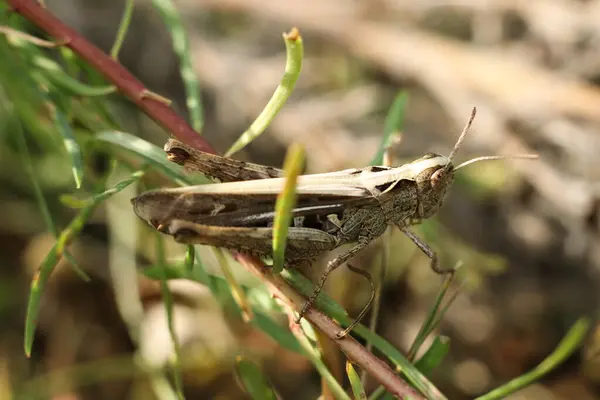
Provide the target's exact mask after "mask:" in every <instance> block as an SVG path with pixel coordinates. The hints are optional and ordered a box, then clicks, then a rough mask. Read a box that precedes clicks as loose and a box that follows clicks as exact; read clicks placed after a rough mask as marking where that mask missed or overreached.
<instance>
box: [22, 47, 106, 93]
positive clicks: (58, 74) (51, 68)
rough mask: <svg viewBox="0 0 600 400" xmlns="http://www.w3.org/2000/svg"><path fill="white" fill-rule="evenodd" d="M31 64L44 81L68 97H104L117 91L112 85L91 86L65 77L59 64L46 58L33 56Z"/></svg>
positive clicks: (67, 76) (65, 74)
mask: <svg viewBox="0 0 600 400" xmlns="http://www.w3.org/2000/svg"><path fill="white" fill-rule="evenodd" d="M33 64H34V65H35V66H36V67H37V68H38V71H39V72H40V73H41V74H42V75H43V76H44V78H45V79H47V80H48V81H49V82H50V83H52V84H53V85H54V86H56V87H57V88H59V89H61V90H62V91H64V92H65V93H66V94H69V95H73V96H82V97H93V96H106V95H108V94H111V93H115V92H116V91H117V88H116V87H115V86H112V85H107V86H91V85H86V84H85V83H81V82H80V81H78V80H77V79H75V78H73V77H71V76H69V75H67V73H66V72H65V71H64V70H63V69H62V67H61V66H60V64H58V63H57V62H55V61H53V60H51V59H49V58H46V57H42V56H35V57H34V58H33Z"/></svg>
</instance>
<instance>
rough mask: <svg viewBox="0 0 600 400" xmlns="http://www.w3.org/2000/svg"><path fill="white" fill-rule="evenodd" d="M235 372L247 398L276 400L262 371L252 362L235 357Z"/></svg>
mask: <svg viewBox="0 0 600 400" xmlns="http://www.w3.org/2000/svg"><path fill="white" fill-rule="evenodd" d="M235 367H236V368H235V370H236V374H237V376H238V378H239V379H240V383H241V385H242V387H243V388H244V390H245V391H246V393H247V394H248V396H250V398H251V399H254V400H276V399H277V396H276V395H275V392H274V390H273V389H272V388H271V385H270V384H269V381H268V380H267V378H265V376H264V375H263V373H262V371H261V370H260V368H259V367H258V365H256V364H255V363H253V362H252V361H250V360H248V359H246V358H243V357H241V356H237V357H236V358H235Z"/></svg>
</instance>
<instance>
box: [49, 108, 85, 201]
mask: <svg viewBox="0 0 600 400" xmlns="http://www.w3.org/2000/svg"><path fill="white" fill-rule="evenodd" d="M54 121H55V122H56V123H55V126H56V129H57V130H58V131H59V132H60V134H61V136H62V139H63V143H64V144H65V149H66V150H67V154H68V155H69V158H70V159H71V171H72V172H73V178H74V179H75V187H76V188H77V189H79V188H81V182H82V181H83V159H82V157H81V149H80V148H79V144H78V143H77V142H76V141H75V136H74V135H73V131H72V129H71V126H70V125H69V121H68V120H67V117H66V116H65V115H64V114H63V113H62V112H61V111H59V110H58V109H56V110H55V111H54Z"/></svg>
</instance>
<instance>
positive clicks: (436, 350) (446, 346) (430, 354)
mask: <svg viewBox="0 0 600 400" xmlns="http://www.w3.org/2000/svg"><path fill="white" fill-rule="evenodd" d="M449 351H450V338H449V337H448V336H436V337H435V339H433V343H431V346H429V348H428V349H427V351H426V352H425V354H423V357H421V358H420V359H419V360H417V361H416V362H415V367H416V368H417V369H418V370H419V371H421V373H422V374H423V375H426V376H430V375H431V372H432V371H433V370H434V369H435V368H436V367H437V366H438V365H440V364H441V363H442V361H444V358H446V355H447V354H448V352H449Z"/></svg>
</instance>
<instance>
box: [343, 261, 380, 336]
mask: <svg viewBox="0 0 600 400" xmlns="http://www.w3.org/2000/svg"><path fill="white" fill-rule="evenodd" d="M346 266H347V267H348V269H349V270H350V271H352V272H354V273H355V274H359V275H362V276H364V277H365V278H366V279H367V280H368V281H369V284H370V285H371V297H370V298H369V301H367V304H365V306H364V307H363V309H362V310H361V311H360V313H359V314H358V315H357V316H356V318H355V319H354V321H352V323H350V325H348V327H347V328H346V329H344V330H343V331H339V332H338V333H337V334H336V335H335V338H336V339H342V338H343V337H344V336H346V335H347V334H348V333H350V332H351V331H352V329H354V327H355V326H356V325H358V324H359V323H360V321H362V319H363V318H364V317H365V315H367V312H368V311H369V309H370V308H371V304H373V300H375V283H374V282H373V279H372V278H371V274H369V272H367V271H365V270H364V269H360V268H356V267H353V266H352V265H350V264H346Z"/></svg>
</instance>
